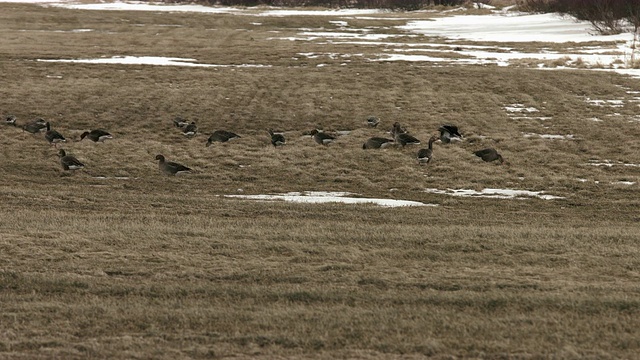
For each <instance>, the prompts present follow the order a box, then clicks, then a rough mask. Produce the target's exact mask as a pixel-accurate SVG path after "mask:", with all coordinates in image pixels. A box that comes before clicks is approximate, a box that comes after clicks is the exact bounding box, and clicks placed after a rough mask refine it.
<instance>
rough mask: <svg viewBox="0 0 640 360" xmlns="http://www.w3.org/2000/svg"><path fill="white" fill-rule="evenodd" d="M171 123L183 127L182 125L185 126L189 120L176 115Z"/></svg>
mask: <svg viewBox="0 0 640 360" xmlns="http://www.w3.org/2000/svg"><path fill="white" fill-rule="evenodd" d="M173 124H174V125H175V126H176V127H179V128H183V127H185V126H187V125H189V122H188V121H187V119H185V118H183V117H181V116H176V117H175V118H174V119H173Z"/></svg>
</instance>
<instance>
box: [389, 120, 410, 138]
mask: <svg viewBox="0 0 640 360" xmlns="http://www.w3.org/2000/svg"><path fill="white" fill-rule="evenodd" d="M396 132H398V133H401V134H406V133H408V132H409V130H407V128H406V127H405V126H402V125H401V124H400V123H399V122H397V121H396V122H394V123H393V127H392V128H391V130H390V131H389V133H390V134H391V135H393V134H394V133H396Z"/></svg>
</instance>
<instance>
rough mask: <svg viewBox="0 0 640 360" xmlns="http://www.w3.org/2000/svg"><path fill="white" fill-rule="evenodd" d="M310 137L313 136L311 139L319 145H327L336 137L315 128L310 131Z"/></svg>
mask: <svg viewBox="0 0 640 360" xmlns="http://www.w3.org/2000/svg"><path fill="white" fill-rule="evenodd" d="M311 137H313V140H315V142H317V143H318V144H320V145H328V144H330V143H331V142H333V141H334V140H335V139H336V138H335V137H333V136H331V135H329V134H327V133H324V132H322V131H318V130H316V129H313V130H312V131H311Z"/></svg>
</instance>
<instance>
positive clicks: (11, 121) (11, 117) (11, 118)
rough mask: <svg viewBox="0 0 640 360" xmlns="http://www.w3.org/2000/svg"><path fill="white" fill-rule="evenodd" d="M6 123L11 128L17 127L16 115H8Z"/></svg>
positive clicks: (5, 119)
mask: <svg viewBox="0 0 640 360" xmlns="http://www.w3.org/2000/svg"><path fill="white" fill-rule="evenodd" d="M4 123H5V124H7V125H11V126H16V116H15V115H7V116H6V117H5V118H4Z"/></svg>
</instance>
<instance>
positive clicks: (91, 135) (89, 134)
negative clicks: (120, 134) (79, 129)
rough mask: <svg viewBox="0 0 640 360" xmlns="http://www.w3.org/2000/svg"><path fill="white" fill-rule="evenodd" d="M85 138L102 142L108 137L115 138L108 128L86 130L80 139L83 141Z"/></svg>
mask: <svg viewBox="0 0 640 360" xmlns="http://www.w3.org/2000/svg"><path fill="white" fill-rule="evenodd" d="M84 138H87V139H89V140H91V141H93V142H102V141H105V140H107V139H113V136H111V134H109V133H108V132H107V131H106V130H102V129H95V130H91V131H85V132H83V133H82V135H80V140H81V141H82V140H83V139H84Z"/></svg>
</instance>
